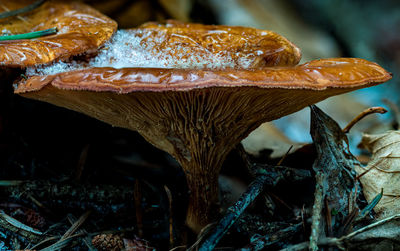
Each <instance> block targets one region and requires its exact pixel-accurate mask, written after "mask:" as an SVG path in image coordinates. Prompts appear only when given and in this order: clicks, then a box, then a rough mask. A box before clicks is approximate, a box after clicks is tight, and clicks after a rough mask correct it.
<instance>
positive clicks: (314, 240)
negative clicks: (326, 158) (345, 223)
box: [309, 172, 325, 251]
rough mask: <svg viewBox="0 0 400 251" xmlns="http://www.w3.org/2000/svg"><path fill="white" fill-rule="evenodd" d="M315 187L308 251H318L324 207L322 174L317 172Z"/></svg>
mask: <svg viewBox="0 0 400 251" xmlns="http://www.w3.org/2000/svg"><path fill="white" fill-rule="evenodd" d="M315 179H316V185H315V194H314V197H315V199H314V206H313V208H312V218H311V219H312V224H311V236H310V242H309V250H312V251H315V250H318V238H319V233H320V223H321V212H322V208H323V205H324V196H325V195H324V187H323V186H324V174H323V173H322V172H317V173H316V175H315Z"/></svg>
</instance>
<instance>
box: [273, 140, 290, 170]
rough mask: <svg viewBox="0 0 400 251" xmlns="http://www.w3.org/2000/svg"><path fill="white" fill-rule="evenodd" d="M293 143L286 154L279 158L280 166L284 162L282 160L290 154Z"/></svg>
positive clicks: (278, 164)
mask: <svg viewBox="0 0 400 251" xmlns="http://www.w3.org/2000/svg"><path fill="white" fill-rule="evenodd" d="M292 148H293V145H291V146H290V147H289V149H288V150H287V152H286V153H285V155H283V156H282V158H281V159H280V160H279V162H278V163H277V164H276V165H277V166H280V165H281V164H282V162H283V161H284V160H285V159H286V157H287V156H288V155H289V153H290V151H291V150H292Z"/></svg>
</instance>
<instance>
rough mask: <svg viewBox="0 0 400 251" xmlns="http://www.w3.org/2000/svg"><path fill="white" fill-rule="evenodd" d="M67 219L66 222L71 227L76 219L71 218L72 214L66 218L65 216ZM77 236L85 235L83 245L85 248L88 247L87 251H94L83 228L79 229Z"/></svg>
mask: <svg viewBox="0 0 400 251" xmlns="http://www.w3.org/2000/svg"><path fill="white" fill-rule="evenodd" d="M67 219H68V221H69V223H70V224H71V225H72V224H74V222H76V221H77V219H76V217H75V216H73V215H72V214H69V215H68V216H67ZM78 234H83V235H85V237H84V238H83V242H85V244H86V246H87V247H88V249H89V250H91V251H92V250H93V251H94V250H96V248H95V247H94V246H93V245H92V241H91V238H90V237H89V236H88V232H87V231H86V229H84V228H81V229H80V230H79V231H78Z"/></svg>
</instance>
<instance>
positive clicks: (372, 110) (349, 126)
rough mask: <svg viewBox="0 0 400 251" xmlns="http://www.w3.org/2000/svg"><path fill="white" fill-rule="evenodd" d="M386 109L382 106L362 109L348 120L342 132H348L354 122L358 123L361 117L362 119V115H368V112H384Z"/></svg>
mask: <svg viewBox="0 0 400 251" xmlns="http://www.w3.org/2000/svg"><path fill="white" fill-rule="evenodd" d="M386 112H387V110H386V109H385V108H383V107H380V106H377V107H370V108H368V109H365V110H364V111H362V112H361V113H360V114H358V115H357V116H356V117H355V118H354V119H353V120H352V121H350V123H349V124H347V126H346V127H345V128H343V130H342V131H343V132H344V133H348V132H349V131H350V129H351V128H352V127H353V126H354V125H355V124H356V123H358V122H359V121H360V120H361V119H363V118H364V117H366V116H368V115H369V114H373V113H381V114H384V113H386Z"/></svg>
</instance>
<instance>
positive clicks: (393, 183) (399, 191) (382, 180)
mask: <svg viewBox="0 0 400 251" xmlns="http://www.w3.org/2000/svg"><path fill="white" fill-rule="evenodd" d="M361 146H362V147H364V148H366V149H368V150H369V151H370V152H371V153H372V157H371V161H370V162H369V163H368V165H367V166H366V167H356V171H357V173H358V175H362V174H364V173H365V174H364V175H362V176H361V178H360V181H361V183H362V185H363V189H364V195H365V197H366V199H367V200H368V201H369V202H371V200H372V199H373V198H374V197H375V196H376V195H377V194H379V193H380V192H381V189H382V188H383V197H382V199H381V201H380V202H379V203H378V204H377V205H376V206H375V208H374V210H375V212H376V213H377V217H378V218H379V219H382V218H385V217H388V216H392V215H395V214H399V213H400V200H399V197H400V131H387V132H386V133H382V134H375V135H369V134H365V135H364V136H363V139H362V142H361Z"/></svg>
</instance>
